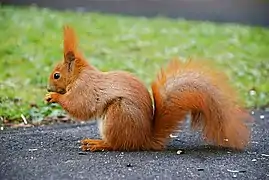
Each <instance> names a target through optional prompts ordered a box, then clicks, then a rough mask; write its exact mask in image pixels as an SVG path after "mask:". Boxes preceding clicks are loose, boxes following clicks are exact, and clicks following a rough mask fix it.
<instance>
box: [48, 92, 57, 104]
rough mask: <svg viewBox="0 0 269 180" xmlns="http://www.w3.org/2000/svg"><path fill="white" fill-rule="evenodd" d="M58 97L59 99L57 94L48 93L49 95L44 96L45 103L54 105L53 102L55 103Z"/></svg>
mask: <svg viewBox="0 0 269 180" xmlns="http://www.w3.org/2000/svg"><path fill="white" fill-rule="evenodd" d="M58 97H59V94H58V93H56V92H50V93H48V94H46V96H45V101H46V102H47V103H55V102H57V100H58Z"/></svg>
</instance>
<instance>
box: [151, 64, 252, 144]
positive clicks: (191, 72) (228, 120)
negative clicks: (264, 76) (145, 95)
mask: <svg viewBox="0 0 269 180" xmlns="http://www.w3.org/2000/svg"><path fill="white" fill-rule="evenodd" d="M213 69H214V68H213ZM213 69H212V66H211V65H210V63H208V62H207V63H205V61H201V62H198V61H189V62H188V63H182V62H180V61H178V60H172V61H171V63H170V64H169V65H168V67H167V69H165V70H164V69H162V70H161V72H160V74H159V76H158V78H157V80H156V81H155V82H153V84H152V91H153V97H154V103H155V117H154V127H153V144H154V145H153V149H154V148H156V149H158V148H160V147H162V148H163V147H164V146H165V143H166V141H167V140H168V139H169V135H170V134H171V133H173V132H175V131H176V130H177V128H178V125H179V123H180V122H182V121H183V120H184V119H185V116H186V115H187V114H188V113H189V112H190V113H191V117H192V120H191V126H192V128H195V129H198V128H201V129H202V132H203V135H204V137H205V139H206V140H207V141H209V142H212V143H214V144H216V145H219V146H224V147H231V148H235V149H243V148H244V147H245V146H246V145H247V143H248V141H249V135H250V133H249V129H248V127H247V125H246V124H245V122H244V121H245V120H248V119H250V118H251V116H250V115H249V114H248V113H247V112H244V110H243V109H241V106H240V104H239V100H238V99H237V98H238V95H237V94H236V91H235V90H234V89H233V88H232V87H231V86H230V85H229V82H228V79H227V77H226V76H224V74H223V73H221V71H217V70H215V71H214V70H213Z"/></svg>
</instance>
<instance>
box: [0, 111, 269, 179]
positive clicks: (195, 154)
mask: <svg viewBox="0 0 269 180" xmlns="http://www.w3.org/2000/svg"><path fill="white" fill-rule="evenodd" d="M260 115H261V114H258V113H256V115H255V116H256V119H257V120H256V123H255V125H253V139H252V143H251V147H249V148H248V149H247V150H246V151H245V152H232V151H229V150H227V149H226V150H225V149H222V150H220V149H219V150H217V149H214V148H213V147H209V146H206V145H203V142H202V141H200V140H199V134H197V133H194V132H190V131H188V130H185V131H184V132H182V133H181V134H180V135H179V136H178V137H176V138H173V140H172V141H171V144H170V150H167V151H165V152H130V153H127V152H124V153H122V152H96V153H90V152H88V153H84V152H81V151H80V150H79V149H78V144H77V141H78V140H80V139H82V138H84V137H98V135H97V128H96V125H95V124H90V125H89V124H84V125H61V126H53V127H52V126H51V127H42V128H40V127H39V128H26V129H21V130H19V131H15V130H9V131H2V132H1V133H0V138H1V146H0V153H1V154H0V167H1V168H0V179H1V180H5V179H9V180H11V179H20V180H22V179H27V180H31V179H35V180H37V179H38V180H41V179H149V180H151V179H152V180H153V179H262V180H264V179H269V138H268V134H269V113H265V114H264V118H263V116H260ZM260 117H261V118H260ZM171 149H172V150H171ZM178 149H181V150H182V151H183V152H184V153H183V154H177V153H176V152H177V150H178Z"/></svg>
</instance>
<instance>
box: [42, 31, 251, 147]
mask: <svg viewBox="0 0 269 180" xmlns="http://www.w3.org/2000/svg"><path fill="white" fill-rule="evenodd" d="M64 56H65V58H64V61H63V62H62V63H59V64H58V65H57V66H56V67H55V68H54V70H53V72H52V73H51V75H50V77H49V85H48V90H49V91H50V93H48V94H47V95H46V100H47V102H50V103H59V104H60V105H61V106H62V108H63V109H65V110H66V111H67V112H68V113H69V114H70V115H71V116H73V117H74V118H76V119H78V120H89V119H99V120H98V125H99V130H100V134H101V139H84V140H82V141H81V143H82V150H85V151H86V150H90V151H98V150H108V151H114V150H121V151H138V150H163V149H164V148H165V147H166V143H167V141H168V140H169V135H170V134H171V133H173V132H175V131H176V130H177V129H178V125H179V124H180V123H181V122H182V121H183V120H184V118H185V116H186V114H187V113H189V112H191V116H192V128H196V129H197V128H202V132H203V134H204V136H205V138H206V139H207V140H208V141H211V142H213V143H215V144H216V145H220V146H227V147H231V148H237V149H242V148H244V147H245V146H246V145H247V142H248V140H249V130H248V128H247V126H246V125H245V123H244V120H247V119H249V117H250V116H249V115H248V114H247V113H244V112H242V111H241V110H240V109H239V108H240V107H241V105H240V104H239V103H238V102H239V101H238V99H237V98H236V97H238V95H237V94H236V93H235V92H236V91H234V89H233V88H232V87H231V86H229V85H228V81H227V80H228V79H227V77H225V76H223V75H222V74H221V73H220V71H217V70H216V71H213V70H212V66H211V65H210V63H207V64H205V62H195V61H189V62H188V63H181V62H180V61H179V60H172V61H171V62H170V64H169V65H168V67H167V68H166V69H162V70H161V72H160V74H159V75H158V78H157V80H156V81H154V82H153V83H152V91H153V97H154V107H153V106H152V99H151V96H150V93H149V91H148V90H147V88H146V87H145V85H144V84H143V83H142V82H141V81H140V80H138V79H137V78H136V77H135V76H134V75H132V74H131V73H128V72H123V71H111V72H101V71H99V70H98V69H96V68H94V67H93V66H91V65H90V64H88V63H87V61H86V60H85V59H84V58H83V56H82V55H81V54H80V53H78V50H77V40H76V36H75V33H74V31H73V29H72V28H71V27H69V26H65V28H64ZM55 73H59V74H60V78H57V79H56V78H54V77H55V76H54V75H55ZM153 108H154V109H153ZM226 139H228V141H227V140H226Z"/></svg>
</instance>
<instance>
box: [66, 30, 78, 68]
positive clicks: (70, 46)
mask: <svg viewBox="0 0 269 180" xmlns="http://www.w3.org/2000/svg"><path fill="white" fill-rule="evenodd" d="M76 50H77V40H76V35H75V32H74V30H73V29H72V28H71V27H70V26H68V25H65V26H64V59H65V62H67V63H70V62H71V61H74V60H75V54H76Z"/></svg>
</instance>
